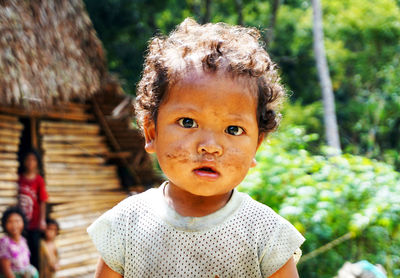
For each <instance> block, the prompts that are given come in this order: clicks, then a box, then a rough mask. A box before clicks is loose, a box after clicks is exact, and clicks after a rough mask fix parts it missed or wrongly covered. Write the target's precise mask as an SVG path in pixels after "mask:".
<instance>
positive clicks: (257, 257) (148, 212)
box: [88, 19, 304, 278]
mask: <svg viewBox="0 0 400 278" xmlns="http://www.w3.org/2000/svg"><path fill="white" fill-rule="evenodd" d="M259 36H260V35H259V33H258V31H257V30H255V29H251V28H244V27H239V26H228V25H226V24H223V23H218V24H206V25H199V24H197V23H196V22H195V21H193V20H192V19H186V20H185V21H184V22H183V23H181V24H180V25H179V26H178V27H177V29H176V30H175V31H174V32H172V33H171V34H170V35H169V36H168V37H165V38H164V37H158V38H154V39H153V40H152V41H151V43H150V46H149V49H148V54H147V57H146V61H145V68H144V72H143V76H142V79H141V81H140V83H139V85H138V92H137V102H136V113H137V119H138V122H139V125H140V126H141V127H142V129H143V133H144V136H145V148H146V150H147V152H149V153H155V154H156V155H157V159H158V161H159V164H160V166H161V169H162V171H163V172H164V174H165V176H166V177H167V179H168V181H166V182H165V183H164V184H162V185H161V186H160V188H158V189H150V190H148V191H146V192H144V193H142V194H138V195H135V196H132V197H129V198H127V199H125V200H124V201H122V202H121V203H120V204H118V205H117V206H115V207H114V208H113V209H111V210H110V211H108V212H106V213H105V214H104V215H102V216H101V217H100V218H99V219H97V220H96V221H95V222H94V223H93V224H92V225H91V226H90V227H89V228H88V232H89V234H90V236H91V238H92V240H93V241H94V243H95V245H96V247H97V249H98V250H99V252H100V254H101V259H100V260H99V264H98V266H97V274H96V275H97V276H96V277H212V278H214V277H220V278H222V277H265V278H266V277H274V278H277V277H285V278H291V277H298V274H297V270H296V266H295V260H294V258H293V257H294V254H295V253H296V252H298V251H297V250H299V249H298V248H299V247H300V245H301V244H302V243H303V241H304V238H303V237H302V235H301V234H300V233H299V232H298V231H297V230H296V229H295V228H294V227H293V226H292V225H291V224H290V223H289V222H287V221H286V220H285V219H283V218H282V217H280V216H279V215H277V214H276V213H275V212H274V211H273V210H272V209H270V208H269V207H267V206H265V205H263V204H260V203H258V202H256V201H254V200H253V199H251V198H250V197H249V196H247V195H246V194H243V193H240V192H238V191H237V190H236V189H235V187H236V186H237V185H238V184H239V183H240V182H241V181H242V180H243V179H244V177H245V176H246V174H247V172H248V170H249V168H250V167H253V166H255V164H256V162H255V160H254V156H255V153H256V151H257V149H258V147H259V146H260V144H261V142H262V141H263V139H264V137H265V136H266V135H267V134H268V133H269V132H271V131H273V130H274V129H275V128H276V126H277V124H278V121H279V117H278V116H277V115H278V111H277V109H278V108H279V104H280V103H281V102H282V100H283V99H284V97H285V92H284V90H283V88H282V86H281V85H280V81H279V76H278V73H277V71H276V69H275V66H274V64H273V63H272V62H271V60H270V58H269V56H268V54H267V53H266V51H265V50H264V49H263V48H262V46H261V45H260V44H259V42H258V39H259Z"/></svg>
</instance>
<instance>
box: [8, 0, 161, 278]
mask: <svg viewBox="0 0 400 278" xmlns="http://www.w3.org/2000/svg"><path fill="white" fill-rule="evenodd" d="M130 103H131V99H130V98H129V97H127V96H126V95H124V94H123V92H122V89H121V87H120V86H119V84H118V82H117V81H116V80H115V79H113V78H112V77H111V76H110V75H109V73H108V72H107V69H106V62H105V55H104V51H103V48H102V45H101V42H100V41H99V39H98V38H97V37H96V33H95V31H94V29H93V26H92V23H91V21H90V19H89V17H88V15H87V13H86V10H85V7H84V4H83V3H82V1H81V0H60V1H50V0H48V1H45V0H27V1H18V0H7V1H1V0H0V213H1V212H2V211H3V210H4V209H5V208H6V207H7V206H9V205H12V204H15V203H16V202H17V184H16V181H17V178H18V172H17V171H18V166H19V165H20V159H21V154H22V153H23V152H24V151H26V150H27V149H29V148H32V147H34V148H37V149H38V150H40V152H41V154H42V158H43V172H44V178H45V181H46V186H47V190H48V192H49V196H50V199H49V213H50V216H51V217H53V218H56V219H57V220H58V221H59V223H60V226H61V231H60V235H59V236H58V239H57V244H58V247H59V252H60V257H61V262H60V264H61V270H60V271H59V272H58V277H93V271H94V268H95V263H96V260H97V258H98V254H97V252H96V250H95V248H94V246H93V245H92V244H91V242H90V240H88V236H87V234H86V227H87V226H88V225H89V224H90V223H91V222H92V221H93V220H94V219H95V218H97V217H98V216H99V215H100V214H101V213H103V212H104V211H105V210H107V209H109V208H111V207H112V206H114V205H115V204H116V203H117V202H119V201H120V200H122V199H123V198H125V197H126V196H127V192H128V190H127V188H128V189H129V188H131V189H132V187H130V186H136V189H137V188H138V186H143V185H145V186H151V185H152V184H153V183H155V182H158V176H157V175H156V174H155V173H154V171H153V167H152V163H151V159H150V158H149V157H148V156H147V154H146V153H145V151H144V148H143V143H144V142H143V139H142V137H141V135H140V133H139V131H138V130H136V129H134V127H133V126H132V124H131V117H130V116H131V111H130V107H131V106H130ZM83 250H84V251H83Z"/></svg>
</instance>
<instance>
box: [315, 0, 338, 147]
mask: <svg viewBox="0 0 400 278" xmlns="http://www.w3.org/2000/svg"><path fill="white" fill-rule="evenodd" d="M311 1H312V6H313V19H314V22H313V34H314V52H315V60H316V63H317V70H318V76H319V80H320V84H321V88H322V101H323V104H324V124H325V135H326V139H327V143H328V146H330V147H332V148H334V149H336V150H337V151H338V153H340V152H341V148H340V140H339V131H338V125H337V120H336V110H335V98H334V95H333V90H332V81H331V78H330V76H329V68H328V62H327V59H326V55H325V47H324V33H323V29H322V8H321V3H320V0H311Z"/></svg>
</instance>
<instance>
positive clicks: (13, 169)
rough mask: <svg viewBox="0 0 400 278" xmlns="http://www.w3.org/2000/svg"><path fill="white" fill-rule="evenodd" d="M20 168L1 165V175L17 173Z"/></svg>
mask: <svg viewBox="0 0 400 278" xmlns="http://www.w3.org/2000/svg"><path fill="white" fill-rule="evenodd" d="M17 171H18V167H3V166H1V165H0V173H17Z"/></svg>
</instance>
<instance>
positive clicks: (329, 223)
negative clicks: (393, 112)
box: [239, 126, 400, 278]
mask: <svg viewBox="0 0 400 278" xmlns="http://www.w3.org/2000/svg"><path fill="white" fill-rule="evenodd" d="M317 138H318V136H316V135H313V134H306V133H305V132H304V128H302V127H301V126H286V127H284V129H283V130H280V131H279V132H278V133H276V134H273V135H271V136H270V137H269V138H268V140H267V142H266V143H264V144H263V145H262V146H261V147H260V150H259V152H258V153H257V157H256V158H257V161H258V165H257V167H256V168H254V169H252V170H251V172H250V173H249V175H248V177H247V178H246V179H245V180H244V181H243V183H242V184H241V185H240V187H239V189H240V190H241V191H244V192H247V193H248V194H249V195H251V196H252V197H253V198H254V199H256V200H258V201H260V202H262V203H265V204H267V205H269V206H270V207H272V208H273V209H274V210H275V211H277V212H278V213H279V214H281V215H282V216H284V217H285V218H287V219H288V220H289V221H290V222H291V223H293V224H294V226H295V227H296V228H297V229H298V230H299V231H300V232H301V233H303V235H304V236H305V237H306V239H307V241H306V242H305V244H304V245H303V247H302V250H303V254H307V253H309V252H311V251H313V250H315V249H316V248H318V247H321V246H323V245H324V244H326V243H328V242H331V241H332V240H334V239H336V238H338V237H340V236H342V235H344V234H346V233H348V232H351V234H352V235H353V237H352V238H351V239H350V240H348V241H345V242H343V243H342V244H340V245H338V246H336V247H334V248H332V249H330V250H329V251H327V252H325V253H322V254H320V255H319V256H317V257H314V258H313V259H310V260H307V261H305V262H304V263H301V264H299V266H298V268H299V272H300V276H301V277H308V278H313V277H318V278H324V277H333V276H334V275H336V274H337V271H338V269H339V268H340V267H341V266H342V265H343V263H344V262H345V261H352V262H354V261H358V260H361V259H366V260H369V261H370V262H373V263H380V264H382V265H383V266H384V267H385V268H386V270H387V272H388V277H399V276H400V255H399V254H400V233H399V230H400V224H399V223H400V202H399V200H400V174H399V173H398V172H396V171H394V170H393V167H392V166H390V165H388V164H384V163H381V162H377V161H374V160H371V159H368V158H365V157H361V156H354V155H349V154H343V155H340V156H328V155H327V153H329V150H328V149H326V148H323V151H322V154H320V155H315V154H311V153H310V152H309V151H308V150H307V149H308V147H309V145H310V144H312V142H313V141H315V140H317Z"/></svg>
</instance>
